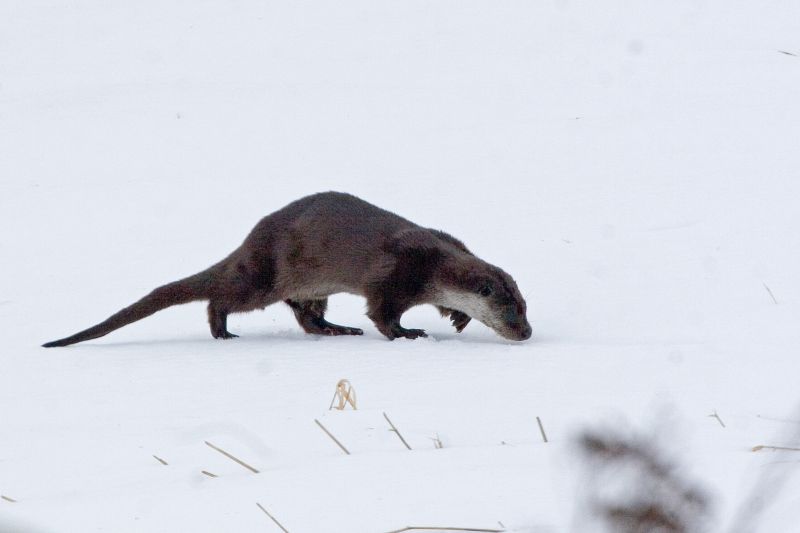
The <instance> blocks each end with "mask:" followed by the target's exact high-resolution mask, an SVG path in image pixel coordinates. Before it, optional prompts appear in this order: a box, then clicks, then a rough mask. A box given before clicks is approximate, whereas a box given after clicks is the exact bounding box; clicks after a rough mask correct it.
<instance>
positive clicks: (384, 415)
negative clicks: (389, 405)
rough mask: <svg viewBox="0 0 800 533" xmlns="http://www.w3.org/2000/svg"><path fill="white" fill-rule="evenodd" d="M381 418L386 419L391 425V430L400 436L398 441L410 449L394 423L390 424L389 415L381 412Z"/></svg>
mask: <svg viewBox="0 0 800 533" xmlns="http://www.w3.org/2000/svg"><path fill="white" fill-rule="evenodd" d="M383 418H385V419H386V421H387V422H389V425H390V426H392V431H394V432H395V433H396V434H397V436H398V437H400V441H401V442H402V443H403V444H404V445H405V447H406V448H408V449H409V450H410V449H411V446H409V445H408V443H407V442H406V439H404V438H403V436H402V435H401V434H400V430H398V429H397V428H396V427H395V425H394V424H392V421H391V420H389V417H388V416H387V415H386V413H383Z"/></svg>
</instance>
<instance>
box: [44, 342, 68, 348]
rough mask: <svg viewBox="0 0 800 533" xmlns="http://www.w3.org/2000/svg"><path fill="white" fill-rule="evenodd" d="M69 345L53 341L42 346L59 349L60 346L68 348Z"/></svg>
mask: <svg viewBox="0 0 800 533" xmlns="http://www.w3.org/2000/svg"><path fill="white" fill-rule="evenodd" d="M66 345H67V343H66V342H64V341H51V342H46V343H44V344H42V348H57V347H59V346H66Z"/></svg>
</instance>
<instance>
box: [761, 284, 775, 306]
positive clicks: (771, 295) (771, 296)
mask: <svg viewBox="0 0 800 533" xmlns="http://www.w3.org/2000/svg"><path fill="white" fill-rule="evenodd" d="M761 284H762V285H763V286H764V288H765V289H767V292H768V293H769V296H770V298H772V301H773V302H774V303H775V305H777V304H778V300H777V299H776V298H775V295H774V294H772V290H770V288H769V287H768V286H767V284H766V283H764V282H763V281H762V282H761Z"/></svg>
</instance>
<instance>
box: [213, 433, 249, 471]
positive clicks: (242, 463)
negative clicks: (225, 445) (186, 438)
mask: <svg viewBox="0 0 800 533" xmlns="http://www.w3.org/2000/svg"><path fill="white" fill-rule="evenodd" d="M204 442H205V443H206V446H208V447H209V448H211V449H213V450H216V451H218V452H219V453H221V454H222V455H224V456H225V457H227V458H228V459H230V460H231V461H234V462H236V463H238V464H240V465H242V466H243V467H245V468H246V469H248V470H249V471H251V472H252V473H254V474H258V470H256V469H255V468H253V467H252V466H250V465H249V464H247V463H245V462H244V461H242V460H241V459H239V458H237V457H234V456H233V455H231V454H229V453H228V452H226V451H225V450H223V449H222V448H218V447H217V446H214V445H213V444H211V443H210V442H208V441H204Z"/></svg>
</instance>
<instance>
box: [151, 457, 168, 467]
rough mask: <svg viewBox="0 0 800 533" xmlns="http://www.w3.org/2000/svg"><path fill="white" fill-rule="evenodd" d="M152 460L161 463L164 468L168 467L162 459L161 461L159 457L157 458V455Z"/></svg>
mask: <svg viewBox="0 0 800 533" xmlns="http://www.w3.org/2000/svg"><path fill="white" fill-rule="evenodd" d="M153 459H155V460H156V461H158V462H159V463H161V464H162V465H164V466H169V465H168V463H167V462H166V461H165V460H164V459H162V458H161V457H159V456H157V455H154V456H153Z"/></svg>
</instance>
